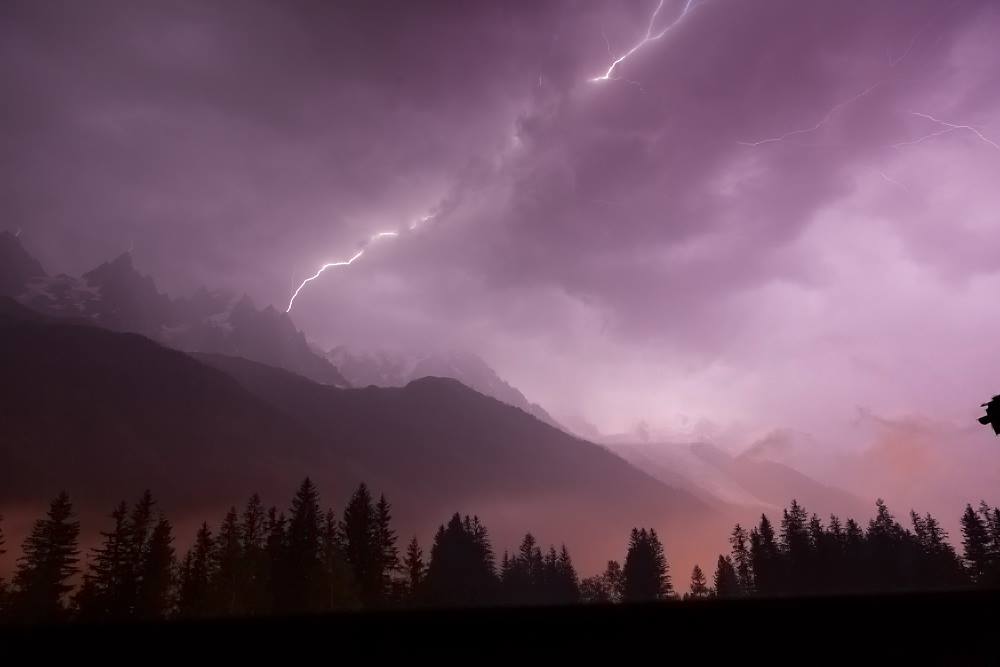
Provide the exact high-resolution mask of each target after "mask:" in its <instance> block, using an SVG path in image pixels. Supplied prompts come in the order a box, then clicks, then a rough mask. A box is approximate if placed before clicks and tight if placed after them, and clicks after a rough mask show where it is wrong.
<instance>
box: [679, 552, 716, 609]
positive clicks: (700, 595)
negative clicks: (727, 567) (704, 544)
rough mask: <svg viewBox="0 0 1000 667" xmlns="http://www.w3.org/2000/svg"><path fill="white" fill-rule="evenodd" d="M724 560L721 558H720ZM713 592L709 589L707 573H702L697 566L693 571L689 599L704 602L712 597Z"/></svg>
mask: <svg viewBox="0 0 1000 667" xmlns="http://www.w3.org/2000/svg"><path fill="white" fill-rule="evenodd" d="M719 558H720V559H721V558H722V557H721V556H720V557H719ZM711 593H712V591H711V590H709V588H708V582H707V581H706V580H705V573H704V572H702V571H701V568H700V567H699V566H697V565H695V566H694V569H692V570H691V587H690V592H689V593H688V594H687V596H686V597H687V598H689V599H691V600H702V599H704V598H707V597H708V596H709V595H711Z"/></svg>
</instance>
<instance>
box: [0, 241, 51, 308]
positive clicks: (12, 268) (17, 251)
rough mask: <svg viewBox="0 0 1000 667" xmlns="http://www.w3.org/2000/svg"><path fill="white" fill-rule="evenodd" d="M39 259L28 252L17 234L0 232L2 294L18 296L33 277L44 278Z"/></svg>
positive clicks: (0, 283) (0, 286)
mask: <svg viewBox="0 0 1000 667" xmlns="http://www.w3.org/2000/svg"><path fill="white" fill-rule="evenodd" d="M44 277H45V271H44V269H42V265H41V264H39V262H38V260H37V259H35V258H34V257H32V256H31V255H30V254H28V251H27V250H25V249H24V246H23V245H22V244H21V239H20V238H18V236H17V234H12V233H11V232H9V231H4V232H0V295H7V296H18V295H19V294H21V293H22V292H23V291H24V288H25V287H26V285H27V284H28V281H29V280H31V279H32V278H44Z"/></svg>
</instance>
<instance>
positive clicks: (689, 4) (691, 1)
mask: <svg viewBox="0 0 1000 667" xmlns="http://www.w3.org/2000/svg"><path fill="white" fill-rule="evenodd" d="M665 1H666V0H660V4H658V5H657V6H656V9H655V10H653V15H652V16H650V17H649V26H648V27H647V28H646V35H645V37H643V38H642V40H640V41H639V42H638V43H637V44H636V45H635V46H633V47H632V48H631V49H629V50H628V51H626V52H625V53H624V54H622V55H620V56H618V57H617V58H615V57H614V56H613V55H611V43H610V42H609V41H608V37H607V35H604V42H605V44H607V46H608V55H609V56H610V57H611V58H612V61H611V65H610V66H609V67H608V70H607V71H606V72H605V73H604V74H602V75H600V76H595V77H593V78H591V79H588V81H590V82H592V83H597V82H599V81H611V80H615V81H618V80H622V81H627V79H619V78H618V77H616V76H613V74H614V73H615V68H616V67H618V65H619V64H621V63H622V62H624V61H625V59H627V58H628V57H629V56H631V55H632V54H633V53H635V52H636V51H638V50H639V49H641V48H642V47H644V46H645V45H646V44H648V43H649V42H654V41H656V40H658V39H661V38H662V37H663V36H664V35H666V34H667V33H668V32H670V30H671V29H672V28H673V27H674V26H676V25H677V24H678V23H680V22H681V21H682V20H684V17H685V16H687V14H688V12H690V11H691V9H692V8H693V7H694V5H695V0H686V2H685V3H684V9H682V10H681V13H680V16H678V17H677V18H675V19H674V20H673V21H672V22H671V23H670V25H668V26H667V27H666V28H664V29H663V30H661V31H659V32H658V33H656V34H653V27H654V26H655V24H656V17H657V16H658V15H659V13H660V10H661V9H663V3H664V2H665ZM602 34H603V32H602ZM628 83H636V82H635V81H628ZM637 85H638V84H637Z"/></svg>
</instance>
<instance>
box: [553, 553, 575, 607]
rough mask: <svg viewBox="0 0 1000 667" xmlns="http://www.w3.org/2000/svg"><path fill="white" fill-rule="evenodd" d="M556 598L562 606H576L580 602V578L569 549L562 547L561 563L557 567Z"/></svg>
mask: <svg viewBox="0 0 1000 667" xmlns="http://www.w3.org/2000/svg"><path fill="white" fill-rule="evenodd" d="M556 576H557V579H556V581H557V583H556V598H555V601H556V602H558V603H560V604H576V603H577V602H579V601H580V578H579V577H578V576H577V574H576V568H575V567H573V559H572V558H570V555H569V549H567V548H566V545H565V544H564V545H562V547H561V548H560V550H559V561H558V563H557V565H556Z"/></svg>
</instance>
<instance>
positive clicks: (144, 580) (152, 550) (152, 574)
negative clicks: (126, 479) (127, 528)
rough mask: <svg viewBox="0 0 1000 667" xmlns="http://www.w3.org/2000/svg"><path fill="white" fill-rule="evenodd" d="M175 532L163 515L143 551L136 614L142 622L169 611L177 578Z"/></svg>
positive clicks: (165, 614)
mask: <svg viewBox="0 0 1000 667" xmlns="http://www.w3.org/2000/svg"><path fill="white" fill-rule="evenodd" d="M173 541H174V536H173V529H172V527H171V525H170V522H169V521H167V519H166V518H165V517H163V516H160V517H159V519H158V520H157V522H156V525H155V526H153V530H152V533H151V534H150V536H149V541H148V542H147V543H146V546H145V548H144V550H143V552H142V559H141V564H140V567H139V585H138V591H137V595H136V606H135V615H136V616H137V617H138V618H141V619H160V618H164V617H166V616H167V614H168V613H169V612H170V608H171V606H172V603H173V600H172V598H171V590H172V587H173V579H174V547H173Z"/></svg>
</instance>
